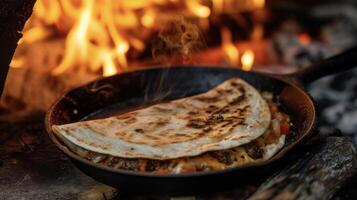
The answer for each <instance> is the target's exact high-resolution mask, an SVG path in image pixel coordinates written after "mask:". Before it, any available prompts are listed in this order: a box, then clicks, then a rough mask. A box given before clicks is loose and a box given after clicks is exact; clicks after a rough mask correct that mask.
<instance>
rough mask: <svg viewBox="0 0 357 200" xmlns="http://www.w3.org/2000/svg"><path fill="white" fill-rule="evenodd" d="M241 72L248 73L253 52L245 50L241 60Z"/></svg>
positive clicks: (251, 64) (252, 61)
mask: <svg viewBox="0 0 357 200" xmlns="http://www.w3.org/2000/svg"><path fill="white" fill-rule="evenodd" d="M241 62H242V70H244V71H250V70H251V69H252V67H253V64H254V52H253V51H251V50H247V51H245V52H244V53H243V55H242V58H241Z"/></svg>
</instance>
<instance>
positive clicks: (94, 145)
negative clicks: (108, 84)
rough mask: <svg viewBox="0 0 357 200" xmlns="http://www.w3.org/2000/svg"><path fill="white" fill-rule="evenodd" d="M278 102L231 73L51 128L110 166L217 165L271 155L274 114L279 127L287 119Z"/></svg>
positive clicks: (177, 169)
mask: <svg viewBox="0 0 357 200" xmlns="http://www.w3.org/2000/svg"><path fill="white" fill-rule="evenodd" d="M267 96H269V95H267ZM270 96H273V95H270ZM276 104H277V103H275V102H273V98H268V99H267V98H265V97H263V96H261V95H260V93H259V92H258V91H257V90H256V89H255V88H254V87H253V86H251V85H249V84H248V83H247V82H245V81H243V80H242V79H239V78H232V79H229V80H227V81H225V82H223V83H221V84H219V85H218V86H216V87H215V88H213V89H211V90H209V91H207V92H205V93H202V94H198V95H195V96H191V97H185V98H182V99H178V100H173V101H170V102H165V103H159V104H156V105H152V106H149V107H147V108H143V109H140V110H136V111H133V112H128V113H124V114H121V115H119V116H114V117H109V118H105V119H97V120H91V121H81V122H76V123H72V124H66V125H59V126H53V127H52V128H53V131H54V133H55V134H57V135H58V136H59V138H60V139H61V140H63V141H64V143H65V144H66V145H68V147H69V148H70V149H71V150H72V151H74V152H78V149H80V151H81V153H80V154H81V155H83V152H89V153H90V156H86V157H85V158H87V159H88V160H92V161H93V162H96V163H99V164H101V163H105V165H107V166H110V167H113V168H119V169H126V170H134V171H145V172H153V173H185V172H187V171H207V170H217V169H224V168H228V167H236V166H240V165H243V164H246V163H251V162H258V161H260V160H266V159H269V158H270V157H271V156H272V155H274V153H276V152H277V151H278V150H279V149H280V148H282V146H283V145H284V142H285V135H284V134H280V133H279V134H280V135H279V134H277V133H276V132H274V130H273V129H272V127H271V123H270V122H271V118H273V119H275V118H277V119H279V120H281V123H284V126H285V128H284V129H286V124H289V123H290V121H289V117H288V115H286V114H285V113H283V112H281V111H280V110H270V108H271V107H272V106H276ZM277 112H278V114H276V113H277ZM89 153H88V155H89ZM78 154H79V152H78ZM92 154H94V155H95V156H93V155H92ZM218 157H219V158H218ZM109 158H110V159H109ZM113 158H116V159H113ZM164 163H165V164H164Z"/></svg>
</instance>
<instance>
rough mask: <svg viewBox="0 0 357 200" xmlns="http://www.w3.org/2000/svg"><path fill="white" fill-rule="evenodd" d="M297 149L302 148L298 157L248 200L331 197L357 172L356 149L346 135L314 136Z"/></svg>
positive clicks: (311, 199)
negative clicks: (301, 154)
mask: <svg viewBox="0 0 357 200" xmlns="http://www.w3.org/2000/svg"><path fill="white" fill-rule="evenodd" d="M306 150H307V151H306ZM300 151H306V153H305V155H304V156H303V157H302V158H301V159H299V160H298V161H297V162H296V163H294V164H293V165H291V166H289V167H287V168H285V169H284V170H282V171H281V172H279V173H278V174H276V175H275V176H273V177H272V178H270V179H269V180H268V181H266V182H265V183H264V184H263V185H262V186H261V187H259V188H258V190H257V191H256V192H255V193H254V194H253V195H252V196H251V197H250V198H249V200H260V199H272V200H278V199H286V200H290V199H309V200H314V199H331V198H332V197H333V195H334V194H335V193H336V191H337V190H338V189H340V188H341V187H342V186H343V185H344V184H345V183H347V181H348V180H350V179H351V178H352V177H353V176H354V175H356V173H357V148H356V146H355V144H354V143H353V142H352V141H351V140H350V139H349V138H346V137H327V138H319V139H315V140H314V141H313V142H312V143H311V144H310V145H309V146H307V147H305V148H301V149H300Z"/></svg>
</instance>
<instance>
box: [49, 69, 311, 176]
mask: <svg viewBox="0 0 357 200" xmlns="http://www.w3.org/2000/svg"><path fill="white" fill-rule="evenodd" d="M172 68H180V69H181V68H210V69H218V70H237V71H241V72H244V71H242V70H240V69H238V68H233V67H229V66H218V65H172V66H169V67H168V66H164V65H162V66H151V67H145V68H139V67H138V68H135V69H131V70H129V71H127V72H124V73H122V74H116V75H113V76H109V77H100V78H97V79H95V80H93V81H90V82H88V83H85V84H83V85H80V86H78V87H75V88H72V89H70V90H68V91H67V92H65V93H64V94H63V95H61V96H60V97H59V98H58V99H57V100H56V101H55V102H54V103H53V104H52V106H51V107H50V108H49V110H48V111H47V112H46V116H45V127H46V133H47V134H48V136H49V137H50V139H51V141H52V142H53V143H54V144H55V145H56V147H57V148H58V149H60V150H61V152H62V153H64V154H65V155H66V156H68V157H69V158H70V159H73V160H75V161H77V162H80V163H81V164H84V165H89V166H90V167H94V168H97V170H98V168H99V169H100V170H104V171H107V172H110V173H116V174H122V175H127V176H136V177H145V178H160V179H176V178H179V179H182V178H192V177H202V176H215V175H221V174H226V173H232V172H235V171H240V170H248V169H249V168H255V167H256V168H259V167H264V166H266V165H269V164H272V163H274V162H277V161H279V160H281V159H282V158H283V157H284V156H286V154H288V153H289V152H290V151H291V150H293V149H294V148H296V147H297V145H299V144H300V143H301V142H303V141H304V140H306V139H308V138H309V137H311V136H312V135H313V133H314V131H315V128H316V123H317V116H316V105H315V102H314V100H313V98H312V97H311V96H310V95H309V93H308V92H307V91H305V90H304V89H303V88H302V87H301V86H300V85H299V80H297V79H296V78H295V77H293V76H291V74H287V75H275V74H268V73H262V72H253V71H250V72H249V73H251V74H255V75H258V76H263V77H267V78H270V79H274V80H277V81H281V82H283V84H285V85H287V86H290V87H293V88H295V89H297V90H298V91H299V92H300V93H301V94H303V95H304V96H305V97H306V99H308V100H309V102H310V103H311V104H310V105H312V109H313V110H312V111H311V113H313V116H312V120H311V122H308V123H309V124H308V126H307V131H306V132H304V133H300V134H301V135H302V136H300V137H297V138H296V139H295V140H294V141H293V142H291V143H290V144H289V145H288V146H284V147H283V148H282V149H280V150H279V151H278V153H276V154H275V155H274V156H273V157H272V158H270V159H268V160H265V161H261V162H257V163H250V164H244V165H242V166H238V167H233V168H227V169H220V170H213V171H204V172H189V173H184V174H154V173H147V172H137V171H130V170H124V169H114V168H111V167H107V166H104V165H100V164H97V163H94V162H92V161H89V160H87V159H85V158H82V157H81V156H79V155H77V154H75V153H74V152H72V151H70V150H69V148H68V147H66V146H65V145H63V144H62V143H61V142H60V141H59V139H58V138H57V137H56V136H55V133H54V132H53V131H52V128H51V127H52V125H54V124H52V123H51V119H52V116H53V111H54V109H55V107H56V106H57V105H58V104H59V103H60V102H61V101H62V100H63V99H64V98H65V97H66V96H67V95H68V94H69V93H71V92H73V91H75V90H80V89H82V88H83V87H85V86H87V85H89V84H93V83H94V82H98V81H103V80H105V79H108V78H115V77H117V76H121V75H123V74H127V73H133V72H140V71H149V70H161V69H172ZM240 78H241V77H240Z"/></svg>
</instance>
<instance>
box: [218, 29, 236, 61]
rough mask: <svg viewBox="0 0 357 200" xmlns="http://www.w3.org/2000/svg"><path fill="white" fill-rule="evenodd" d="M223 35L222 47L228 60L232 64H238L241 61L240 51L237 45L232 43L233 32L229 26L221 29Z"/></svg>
mask: <svg viewBox="0 0 357 200" xmlns="http://www.w3.org/2000/svg"><path fill="white" fill-rule="evenodd" d="M221 36H222V49H223V52H224V54H225V56H226V58H227V60H228V62H229V63H230V64H232V65H236V66H237V65H238V63H239V51H238V49H237V47H236V46H235V45H234V44H233V43H232V34H231V32H230V31H229V30H228V28H226V27H223V28H222V29H221Z"/></svg>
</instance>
